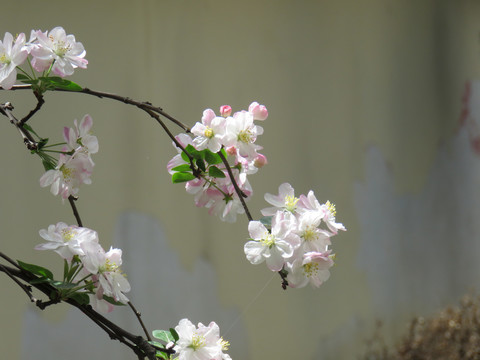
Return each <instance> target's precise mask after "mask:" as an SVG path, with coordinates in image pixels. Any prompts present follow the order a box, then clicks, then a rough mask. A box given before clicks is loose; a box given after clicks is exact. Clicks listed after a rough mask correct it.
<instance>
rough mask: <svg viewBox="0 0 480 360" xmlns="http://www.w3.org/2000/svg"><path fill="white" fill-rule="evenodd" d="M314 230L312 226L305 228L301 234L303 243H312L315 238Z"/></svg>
mask: <svg viewBox="0 0 480 360" xmlns="http://www.w3.org/2000/svg"><path fill="white" fill-rule="evenodd" d="M315 230H316V228H315V227H314V226H312V225H310V226H307V228H306V229H305V230H304V231H303V233H302V238H303V239H304V240H305V241H313V240H315V239H316V238H317V232H316V231H315Z"/></svg>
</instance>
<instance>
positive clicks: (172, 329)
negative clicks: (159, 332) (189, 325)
mask: <svg viewBox="0 0 480 360" xmlns="http://www.w3.org/2000/svg"><path fill="white" fill-rule="evenodd" d="M169 330H170V334H172V336H173V339H174V340H175V341H174V342H177V341H178V339H180V336H178V333H177V331H176V330H175V329H174V328H170V329H169Z"/></svg>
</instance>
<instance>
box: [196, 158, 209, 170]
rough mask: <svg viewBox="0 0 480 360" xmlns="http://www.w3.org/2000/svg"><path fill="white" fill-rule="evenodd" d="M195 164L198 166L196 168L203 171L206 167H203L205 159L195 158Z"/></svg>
mask: <svg viewBox="0 0 480 360" xmlns="http://www.w3.org/2000/svg"><path fill="white" fill-rule="evenodd" d="M195 164H196V165H197V166H198V168H199V169H200V170H202V171H203V172H205V171H207V168H206V167H205V161H203V159H197V160H196V161H195Z"/></svg>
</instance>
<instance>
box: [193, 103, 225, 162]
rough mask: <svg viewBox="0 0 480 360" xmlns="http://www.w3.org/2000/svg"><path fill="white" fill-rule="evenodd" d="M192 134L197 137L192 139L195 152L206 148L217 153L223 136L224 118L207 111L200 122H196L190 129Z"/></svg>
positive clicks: (209, 110)
mask: <svg viewBox="0 0 480 360" xmlns="http://www.w3.org/2000/svg"><path fill="white" fill-rule="evenodd" d="M192 134H194V135H196V136H197V137H196V138H195V139H193V146H195V148H196V149H197V150H203V149H206V148H208V149H209V150H210V151H212V152H214V153H216V152H219V151H220V149H221V148H222V145H223V138H224V136H225V118H224V117H222V116H216V115H215V112H214V111H213V110H212V109H207V110H205V111H204V112H203V117H202V122H201V123H199V122H197V123H196V124H195V125H194V127H193V128H192Z"/></svg>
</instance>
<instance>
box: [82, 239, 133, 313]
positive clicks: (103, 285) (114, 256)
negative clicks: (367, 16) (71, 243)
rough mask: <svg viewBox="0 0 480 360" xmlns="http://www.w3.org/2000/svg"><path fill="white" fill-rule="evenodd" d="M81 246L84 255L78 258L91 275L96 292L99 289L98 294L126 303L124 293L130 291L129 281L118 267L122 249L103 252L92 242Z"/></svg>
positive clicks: (126, 299) (120, 263) (120, 262)
mask: <svg viewBox="0 0 480 360" xmlns="http://www.w3.org/2000/svg"><path fill="white" fill-rule="evenodd" d="M81 248H82V250H83V251H84V256H82V257H81V258H80V259H81V261H82V264H83V266H84V267H85V269H86V270H87V271H88V272H89V273H90V274H92V275H93V277H92V279H93V280H94V281H95V286H96V287H97V291H96V293H97V294H98V292H99V291H100V294H102V295H106V296H110V297H112V298H113V299H114V300H115V301H118V302H121V303H124V304H126V303H127V302H128V298H127V297H126V296H125V294H124V293H126V292H129V291H130V283H129V282H128V280H127V278H126V277H125V275H124V274H123V273H122V271H121V269H120V266H121V265H122V250H120V249H113V248H110V250H109V251H108V252H105V250H104V249H103V248H102V247H101V246H100V245H99V244H98V243H93V242H88V243H82V244H81ZM97 298H99V297H98V296H97Z"/></svg>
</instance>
